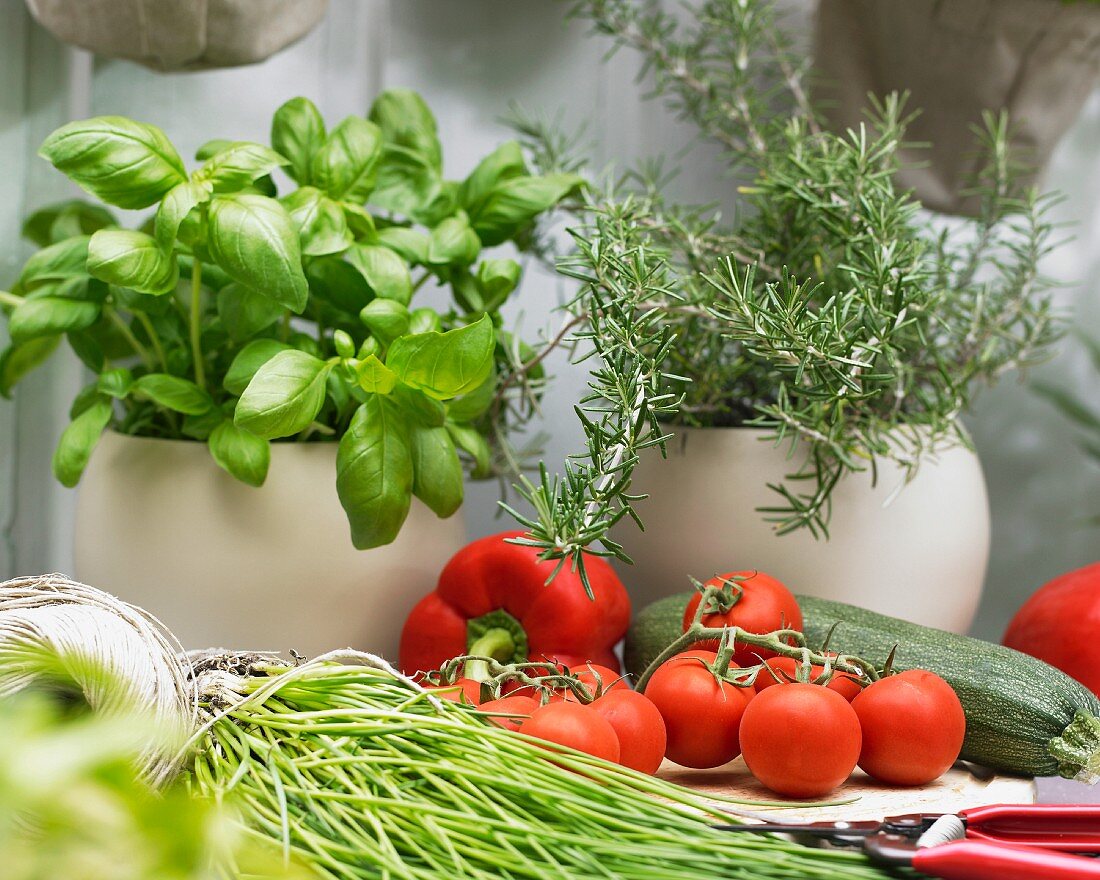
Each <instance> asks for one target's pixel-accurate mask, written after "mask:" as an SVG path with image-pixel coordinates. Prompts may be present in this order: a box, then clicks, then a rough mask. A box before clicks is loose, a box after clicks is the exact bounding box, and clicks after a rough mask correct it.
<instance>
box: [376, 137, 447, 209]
mask: <svg viewBox="0 0 1100 880" xmlns="http://www.w3.org/2000/svg"><path fill="white" fill-rule="evenodd" d="M442 189H443V179H442V177H440V173H439V171H438V170H436V168H434V167H433V166H432V164H431V162H429V160H428V159H426V158H425V157H424V156H422V155H420V154H419V153H416V152H414V151H413V150H410V149H408V148H407V147H399V146H395V145H394V144H386V146H385V147H384V148H383V150H382V164H381V165H380V166H379V168H378V179H377V181H376V182H375V186H374V192H373V193H371V197H370V203H371V204H372V205H377V206H378V207H379V208H385V209H386V210H387V211H391V212H393V213H395V214H403V215H404V216H406V217H414V218H418V219H419V218H420V216H421V214H422V212H423V211H424V210H425V209H426V208H427V207H428V206H429V205H431V204H432V203H433V202H434V201H435V199H436V198H437V197H438V196H439V194H440V192H441V191H442Z"/></svg>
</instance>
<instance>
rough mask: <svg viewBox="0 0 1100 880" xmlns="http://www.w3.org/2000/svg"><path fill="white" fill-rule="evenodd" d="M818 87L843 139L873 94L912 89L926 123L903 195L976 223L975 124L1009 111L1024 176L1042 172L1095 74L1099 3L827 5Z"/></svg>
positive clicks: (916, 131) (933, 0) (971, 0)
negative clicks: (1025, 166) (908, 192)
mask: <svg viewBox="0 0 1100 880" xmlns="http://www.w3.org/2000/svg"><path fill="white" fill-rule="evenodd" d="M814 57H815V65H816V67H817V73H818V76H817V79H816V88H817V90H818V91H819V92H820V97H821V99H822V101H821V106H822V108H823V109H824V111H825V116H826V118H827V119H828V122H829V124H830V125H831V126H833V127H834V128H835V129H836V130H837V131H841V132H842V131H844V130H845V129H846V128H849V127H851V126H855V125H858V124H859V122H860V120H861V118H862V114H863V108H864V106H865V104H866V101H867V94H868V93H871V94H874V95H877V96H880V97H883V96H885V95H887V94H889V93H891V92H907V93H908V94H909V95H910V96H911V100H912V103H913V106H916V107H920V108H921V110H922V112H921V114H920V116H919V117H918V118H916V119H914V120H913V123H912V126H911V128H910V131H909V135H910V137H911V138H912V140H913V141H914V142H915V143H927V144H930V145H931V149H921V148H920V147H912V148H903V149H902V150H901V151H900V155H901V157H902V158H903V160H905V163H906V167H904V168H902V169H901V170H900V171H899V175H898V179H899V181H900V183H901V185H902V186H903V187H913V188H915V190H916V193H917V197H918V198H919V199H920V200H921V202H922V203H923V204H924V205H925V206H926V207H929V208H932V209H935V210H938V211H948V212H951V213H963V214H970V215H975V214H977V213H978V212H980V210H981V204H980V199H978V198H976V197H975V195H974V194H973V193H972V192H971V191H970V183H971V179H972V178H973V175H974V172H975V170H976V169H977V167H978V165H979V163H980V162H981V161H982V160H981V157H980V156H978V155H976V154H975V152H974V150H973V148H972V147H973V143H972V140H971V136H970V131H971V128H972V126H974V125H977V124H980V123H981V118H982V113H983V112H985V111H988V110H1005V111H1007V112H1008V114H1009V116H1010V118H1011V119H1012V120H1013V130H1012V133H1011V134H1012V143H1013V146H1014V148H1016V149H1018V150H1020V151H1022V152H1024V153H1025V154H1026V155H1027V158H1028V163H1029V165H1030V166H1031V168H1030V170H1029V171H1028V176H1029V178H1031V179H1033V178H1034V175H1035V173H1037V172H1038V171H1040V170H1041V169H1042V168H1044V167H1045V166H1046V164H1047V161H1048V160H1049V158H1050V155H1051V153H1052V152H1053V151H1054V148H1055V147H1056V146H1057V145H1058V142H1059V141H1060V140H1061V139H1062V135H1064V134H1065V133H1066V131H1067V130H1068V129H1069V127H1070V126H1071V125H1072V124H1073V122H1074V120H1075V119H1076V118H1077V116H1078V114H1079V113H1080V111H1081V107H1082V106H1083V105H1084V103H1085V101H1086V100H1087V99H1088V97H1089V95H1090V94H1092V90H1093V88H1094V87H1095V85H1096V82H1097V79H1098V77H1100V5H1098V4H1097V3H1096V2H1095V0H1086V2H1065V0H997V2H988V0H978V2H975V0H947V2H941V0H906V2H904V3H900V2H890V3H883V2H880V0H821V3H820V4H819V6H818V10H817V24H816V29H815V35H814Z"/></svg>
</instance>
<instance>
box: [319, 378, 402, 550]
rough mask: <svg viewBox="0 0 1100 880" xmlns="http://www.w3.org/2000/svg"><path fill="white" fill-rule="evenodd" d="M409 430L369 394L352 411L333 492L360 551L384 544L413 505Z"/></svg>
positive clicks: (398, 416)
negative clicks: (353, 412) (334, 491)
mask: <svg viewBox="0 0 1100 880" xmlns="http://www.w3.org/2000/svg"><path fill="white" fill-rule="evenodd" d="M412 483H413V465H412V456H411V455H410V453H409V446H408V428H407V427H406V425H405V423H404V420H403V419H402V418H401V414H400V412H399V411H398V410H397V408H396V406H395V405H394V404H393V403H392V402H391V401H390V400H389V398H388V397H383V396H381V395H378V394H370V395H368V396H367V399H366V401H365V402H364V403H363V404H362V405H361V406H360V407H359V408H358V409H357V410H356V411H355V415H354V416H353V417H352V420H351V424H350V425H349V426H348V429H347V431H346V432H345V433H344V436H343V438H342V439H341V440H340V448H339V451H338V452H337V454H336V491H337V493H338V494H339V496H340V503H341V504H342V505H343V507H344V510H345V512H346V513H347V515H348V521H349V523H350V525H351V540H352V543H353V544H354V545H355V546H356V547H357V548H358V549H360V550H368V549H370V548H371V547H379V546H381V545H383V544H389V543H390V542H392V541H393V540H394V538H396V537H397V535H398V533H399V532H400V531H401V526H402V525H403V524H404V522H405V519H406V517H408V515H409V506H410V505H411V503H412Z"/></svg>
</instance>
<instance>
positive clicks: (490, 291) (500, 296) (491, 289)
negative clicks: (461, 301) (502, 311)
mask: <svg viewBox="0 0 1100 880" xmlns="http://www.w3.org/2000/svg"><path fill="white" fill-rule="evenodd" d="M521 272H522V269H521V268H520V265H519V263H517V262H516V261H515V260H483V261H482V262H481V263H479V264H478V267H477V274H476V275H475V276H474V278H475V281H476V282H477V289H478V291H479V292H480V293H481V299H482V305H483V306H484V308H485V311H487V312H495V311H496V310H497V309H499V308H500V307H501V306H502V305H504V302H505V300H507V299H508V296H509V294H511V293H512V291H513V290H515V289H516V287H517V285H518V284H519V277H520V273H521Z"/></svg>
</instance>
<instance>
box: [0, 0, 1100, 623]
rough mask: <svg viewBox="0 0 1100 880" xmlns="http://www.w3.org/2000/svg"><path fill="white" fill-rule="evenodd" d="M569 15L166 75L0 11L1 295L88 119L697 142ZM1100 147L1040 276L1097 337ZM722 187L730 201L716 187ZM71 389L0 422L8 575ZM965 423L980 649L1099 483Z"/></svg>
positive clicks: (578, 379) (534, 280) (556, 438)
mask: <svg viewBox="0 0 1100 880" xmlns="http://www.w3.org/2000/svg"><path fill="white" fill-rule="evenodd" d="M669 5H670V6H671V5H673V4H671V3H670V4H669ZM790 5H792V6H793V7H795V17H794V19H793V26H795V27H800V28H804V27H805V23H806V21H807V20H808V15H807V4H806V3H805V2H797V0H791V2H790ZM563 9H564V7H563V4H560V3H556V2H551V0H333V4H332V8H331V10H330V13H329V15H328V17H327V19H326V21H325V23H324V24H323V26H322V27H321V28H320V29H319V30H318V31H316V32H315V33H313V34H312V35H310V36H309V37H308V38H306V39H305V40H303V41H302V42H301V43H299V44H298V45H296V46H294V47H292V48H291V49H289V50H288V51H286V52H285V53H283V54H281V55H279V56H277V57H276V58H274V59H271V60H270V61H268V62H266V63H264V64H262V65H258V66H255V67H250V68H244V69H239V70H231V71H219V72H209V73H192V74H177V75H163V74H156V73H152V72H150V71H147V70H144V69H142V68H140V67H137V66H135V65H132V64H129V63H125V62H115V61H105V60H94V59H92V58H91V57H90V56H89V55H87V54H86V53H83V52H80V51H76V50H70V49H66V48H63V47H61V46H59V45H57V44H56V43H55V42H54V41H53V40H52V39H51V38H50V37H49V36H48V35H46V34H45V33H43V32H42V31H41V30H40V29H39V28H38V27H37V26H36V25H34V24H33V23H32V22H31V21H30V19H29V16H28V15H27V14H26V12H25V9H24V5H23V3H22V0H0V285H4V284H8V283H10V282H11V280H12V278H13V277H14V276H15V274H16V273H17V272H18V268H19V266H20V264H21V261H22V260H23V259H24V258H25V257H26V255H27V252H28V249H27V247H26V246H25V244H24V243H22V242H21V241H20V240H19V238H18V230H19V224H20V219H21V218H22V216H23V215H24V214H25V213H26V212H27V211H28V210H30V209H32V208H34V207H37V206H40V205H42V204H45V203H48V202H50V201H51V200H55V199H57V198H59V197H62V196H64V195H66V194H68V192H69V189H68V186H67V184H66V182H65V181H64V180H63V179H62V178H61V177H60V175H58V174H56V173H54V172H53V171H52V169H50V168H49V167H48V166H46V165H45V163H44V162H42V161H40V160H38V159H36V158H35V157H34V152H35V148H36V146H37V144H38V143H39V142H40V141H41V140H42V139H43V137H44V136H45V135H46V134H47V133H48V132H49V131H50V130H51V129H52V128H53V127H55V126H57V125H59V124H61V123H62V122H64V121H67V120H68V119H71V118H78V117H81V116H88V115H94V114H103V113H121V114H126V115H130V116H134V117H137V118H139V119H143V120H145V121H149V122H153V123H156V124H158V125H160V126H162V127H163V128H164V129H165V130H166V131H167V132H168V133H169V135H170V136H171V137H172V138H173V140H174V141H175V142H176V143H177V144H179V145H180V147H181V152H183V153H185V154H186V153H189V152H192V151H193V150H194V148H195V147H197V146H198V145H199V144H200V143H201V142H202V141H204V140H206V139H207V138H209V137H230V138H244V139H260V140H262V139H264V138H265V137H266V130H267V124H268V120H269V119H270V114H271V112H272V111H273V110H274V108H275V107H276V106H278V104H280V103H281V102H282V101H283V100H285V99H286V98H288V97H291V96H293V95H295V94H305V95H308V96H310V97H311V98H313V99H314V100H315V101H316V102H317V103H318V104H319V106H320V107H321V109H322V111H323V112H324V113H325V114H326V116H329V117H338V116H340V115H342V114H347V113H352V112H363V111H364V110H365V109H366V107H367V106H368V105H369V103H370V100H371V98H372V96H373V95H374V94H375V92H377V91H378V90H379V89H381V88H384V87H387V86H396V85H401V86H410V87H413V88H416V89H419V90H421V91H422V92H423V93H424V94H425V96H426V97H427V99H428V100H429V103H431V105H432V106H433V108H434V109H435V110H436V112H437V115H438V116H439V121H440V127H441V130H442V132H443V136H444V144H445V149H446V153H447V157H446V158H447V164H448V171H449V172H450V173H451V174H452V175H456V176H457V175H462V174H464V173H465V172H466V171H467V170H468V169H469V168H470V167H471V166H472V164H473V162H474V161H475V160H476V159H477V158H478V157H479V156H480V155H481V154H483V153H484V152H486V151H487V150H488V149H489V148H490V147H491V146H492V145H493V144H494V143H495V142H497V141H498V140H500V139H501V138H503V137H505V136H506V135H505V133H504V131H503V129H502V127H501V126H500V125H499V124H498V122H497V119H498V117H499V116H500V115H501V114H502V113H503V112H504V111H505V110H506V108H507V105H508V102H509V101H510V100H513V99H515V100H518V101H519V102H520V103H521V104H522V105H523V106H524V107H526V108H528V109H532V110H538V109H541V110H545V111H550V112H553V111H556V110H558V109H559V108H560V109H561V110H562V112H563V114H564V118H565V120H566V121H567V123H579V122H581V121H583V120H587V121H588V123H589V127H588V130H587V137H588V138H590V140H591V142H592V144H593V147H594V151H595V154H596V156H597V158H598V159H599V160H600V161H601V162H602V161H608V160H611V159H616V160H627V159H629V158H631V157H635V156H643V155H651V154H654V153H658V152H667V153H675V152H676V151H678V150H680V149H681V148H682V147H683V146H684V145H685V144H686V143H687V141H688V138H689V136H690V135H689V132H688V131H687V130H686V129H685V128H684V127H683V126H681V125H679V124H678V123H676V122H674V121H673V120H670V119H669V118H668V116H667V115H666V114H665V113H663V112H662V111H661V110H660V109H659V108H658V107H656V106H654V105H652V104H644V103H642V102H641V101H640V100H639V93H640V92H641V91H642V89H640V88H639V87H638V86H637V85H636V84H635V83H634V81H633V75H634V70H635V61H634V59H632V58H630V57H629V56H627V55H620V56H617V57H616V58H615V59H614V60H613V61H611V62H610V63H604V62H603V60H602V55H603V52H604V49H605V48H606V47H605V46H604V45H603V44H601V43H598V42H596V41H594V40H591V39H587V38H584V37H583V36H582V33H581V31H580V29H579V28H577V27H576V26H570V25H567V24H565V23H564V21H563ZM1098 144H1100V95H1097V96H1094V99H1093V100H1092V101H1091V102H1090V103H1089V105H1088V106H1087V107H1086V110H1085V112H1084V114H1083V116H1082V118H1081V119H1080V121H1079V122H1078V124H1077V126H1076V127H1075V128H1074V130H1073V131H1072V132H1071V134H1070V135H1069V137H1068V138H1067V139H1066V141H1065V143H1064V144H1063V145H1062V147H1061V148H1060V149H1059V151H1058V153H1057V155H1056V156H1055V159H1054V162H1053V164H1052V167H1051V170H1050V175H1049V183H1050V184H1051V185H1052V186H1054V187H1057V188H1060V189H1062V190H1063V191H1064V192H1066V193H1067V194H1068V198H1067V200H1066V201H1065V203H1064V204H1063V205H1062V206H1061V207H1060V208H1059V209H1058V214H1059V216H1060V217H1061V218H1063V219H1065V220H1066V221H1070V222H1072V223H1074V224H1075V225H1074V227H1073V228H1072V233H1073V234H1074V235H1075V236H1076V237H1075V239H1074V241H1073V242H1071V243H1070V244H1068V245H1066V246H1065V247H1063V248H1062V249H1061V250H1059V251H1058V253H1057V254H1055V255H1053V256H1052V257H1051V258H1050V259H1049V260H1048V261H1047V265H1046V266H1045V268H1046V270H1047V272H1048V273H1050V274H1051V275H1053V276H1055V277H1057V278H1059V279H1062V280H1064V281H1066V282H1067V283H1068V284H1067V286H1066V287H1065V288H1064V289H1062V290H1061V291H1060V292H1059V299H1060V301H1061V303H1062V304H1063V305H1064V307H1065V308H1066V309H1067V311H1071V312H1072V313H1073V314H1074V315H1075V325H1076V326H1078V327H1080V328H1085V329H1090V330H1091V332H1092V333H1093V334H1094V335H1098V336H1100V300H1098V297H1097V293H1098V291H1100V154H1098V151H1097V145H1098ZM718 167H719V166H718V165H717V163H716V162H715V161H714V152H713V151H712V150H709V149H706V148H701V149H696V150H693V151H691V152H689V153H688V154H687V155H686V157H685V169H684V173H683V174H682V175H681V178H680V179H679V181H678V182H677V186H678V187H679V188H680V190H681V191H682V192H683V194H684V195H685V196H686V197H689V198H695V199H698V200H700V201H707V200H711V199H713V198H714V196H715V191H716V183H715V182H716V181H717V180H718V179H719V176H718V175H719V171H718ZM719 186H723V187H724V189H725V195H726V196H727V200H728V197H729V192H728V186H726V185H723V184H720V185H719ZM566 292H567V291H566V290H565V288H564V286H563V284H562V282H561V281H560V280H559V279H557V278H555V277H554V276H553V275H550V274H548V273H546V272H544V271H542V270H540V269H539V268H538V267H531V270H530V272H529V274H528V278H527V284H526V287H525V292H524V297H523V301H522V302H521V303H519V304H518V305H517V306H516V307H515V308H514V310H513V317H514V318H516V319H517V320H519V319H522V322H523V326H524V327H525V328H526V330H527V331H528V332H537V331H538V330H539V329H541V328H543V327H548V326H550V325H551V324H552V323H554V317H553V315H552V310H553V308H554V307H555V306H556V305H557V304H558V303H560V302H561V300H562V298H563V296H564V295H565V294H566ZM2 332H3V331H2V330H0V333H2ZM552 366H553V367H554V368H555V371H556V372H557V373H558V381H557V382H556V383H555V384H554V385H553V386H552V392H551V394H550V395H549V397H548V399H547V401H546V406H545V415H544V419H543V427H544V428H545V429H546V430H548V431H549V432H550V434H551V438H550V440H549V443H548V446H547V458H548V460H549V461H551V462H553V463H557V462H560V461H561V460H562V459H563V457H564V456H565V454H567V453H568V452H570V451H573V450H575V449H576V448H577V446H576V444H577V440H578V436H579V432H578V430H577V428H576V425H575V422H574V419H573V416H572V405H573V403H574V402H575V401H576V399H577V393H578V391H579V389H580V387H581V385H582V384H583V374H582V373H581V372H580V371H579V370H578V369H576V368H573V367H570V366H569V365H568V364H566V363H565V362H564V360H563V359H561V358H558V359H557V361H556V362H554V363H553V364H552ZM1041 373H1042V374H1043V375H1044V376H1046V377H1047V378H1050V379H1052V380H1053V381H1056V382H1059V383H1062V384H1064V385H1067V386H1070V387H1073V388H1075V389H1076V390H1077V391H1078V392H1080V393H1082V394H1084V395H1087V396H1089V397H1091V399H1092V400H1093V401H1095V402H1096V403H1097V404H1098V405H1100V386H1098V383H1097V377H1096V376H1094V375H1090V374H1089V371H1088V369H1087V359H1086V358H1085V356H1084V354H1083V352H1082V351H1080V349H1077V348H1073V347H1069V346H1067V347H1066V349H1065V350H1064V351H1063V353H1062V354H1061V355H1060V356H1059V357H1058V358H1057V360H1055V361H1054V362H1053V363H1051V364H1049V365H1047V366H1045V367H1044V368H1042V370H1041ZM80 379H81V377H80V370H79V368H78V366H77V365H76V364H75V363H74V362H73V361H71V360H69V361H64V360H58V362H57V363H55V364H53V365H51V367H50V368H49V369H48V370H44V371H40V372H39V373H37V374H35V375H34V376H33V377H32V378H31V379H29V380H28V381H26V382H25V383H24V384H23V385H22V386H21V387H20V388H19V390H18V393H17V395H16V398H15V400H14V402H12V403H4V404H2V405H0V574H7V575H10V574H15V573H20V574H27V573H32V572H38V571H44V570H47V569H61V570H64V569H67V568H68V567H69V565H70V561H71V551H70V548H71V534H72V522H71V513H72V502H73V494H72V493H70V492H68V491H66V490H64V489H61V488H59V487H57V486H56V485H55V483H54V482H53V480H52V479H51V477H50V474H49V457H50V453H51V450H52V447H53V444H54V442H55V441H56V438H57V435H58V434H59V432H60V430H61V427H62V426H63V424H64V417H65V413H66V411H67V409H68V403H69V400H70V398H71V396H72V394H73V392H74V391H75V389H76V388H77V387H79V384H80ZM969 423H970V426H971V428H972V431H973V435H974V438H975V440H976V443H977V445H978V449H979V451H980V454H981V457H982V460H983V462H984V464H985V468H986V475H987V478H988V481H989V488H990V496H991V502H992V506H993V523H994V535H993V539H994V544H993V561H992V565H991V568H990V575H989V580H988V588H987V595H986V600H985V603H984V605H983V609H982V614H981V617H980V620H979V623H978V625H977V630H978V631H979V632H980V633H981V634H983V635H988V636H996V635H998V634H999V633H1000V632H1001V630H1002V629H1003V626H1004V623H1005V621H1006V620H1007V618H1008V616H1009V615H1010V614H1011V612H1012V610H1013V609H1014V608H1015V607H1016V606H1017V605H1018V604H1019V603H1020V602H1021V601H1022V600H1023V598H1024V597H1025V596H1026V595H1027V594H1028V593H1030V592H1031V591H1032V590H1033V589H1035V588H1036V587H1037V586H1038V585H1039V584H1041V583H1042V582H1043V581H1044V580H1045V579H1047V578H1048V577H1050V576H1052V575H1054V574H1056V573H1058V572H1060V571H1063V570H1065V569H1067V568H1070V567H1074V566H1078V565H1081V564H1084V563H1086V562H1090V561H1093V560H1095V559H1097V558H1100V540H1098V539H1100V528H1098V527H1097V526H1095V525H1091V524H1089V523H1088V522H1087V520H1088V518H1089V517H1090V516H1092V515H1095V514H1100V491H1098V490H1100V469H1097V468H1095V467H1094V466H1092V465H1090V464H1088V463H1087V462H1086V461H1085V459H1084V458H1083V457H1082V455H1081V454H1080V453H1079V452H1078V451H1077V448H1076V446H1075V445H1074V442H1073V437H1072V431H1071V429H1070V428H1069V427H1068V426H1067V425H1066V424H1065V423H1064V422H1063V421H1062V420H1061V419H1060V418H1058V417H1056V416H1055V415H1054V414H1053V413H1052V411H1051V410H1050V409H1049V408H1048V406H1047V405H1046V404H1045V403H1043V402H1042V401H1040V400H1038V399H1036V398H1035V397H1034V396H1033V395H1032V394H1031V393H1030V392H1029V391H1028V389H1027V388H1026V386H1024V385H1022V384H1019V383H1017V382H1014V381H1009V382H1007V383H1005V384H1004V385H1002V386H1000V387H999V388H997V389H995V390H993V391H991V392H989V393H987V394H985V395H984V396H983V398H982V399H981V401H980V404H979V406H978V408H977V410H976V412H975V413H974V415H973V416H972V417H971V418H970V419H969ZM496 497H497V490H496V487H495V486H485V485H483V486H476V487H473V488H472V489H471V491H470V493H469V502H468V504H467V506H466V508H465V510H466V515H467V521H468V524H469V529H470V532H471V534H484V533H487V532H490V531H494V530H497V529H499V528H503V527H505V526H506V525H507V522H506V521H503V522H502V521H501V520H499V519H497V518H496V514H495V501H496ZM928 552H929V553H934V552H936V550H935V548H934V547H929V548H928ZM102 586H105V587H107V588H109V586H110V585H102ZM883 587H884V589H888V588H889V585H888V584H884V585H883Z"/></svg>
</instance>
